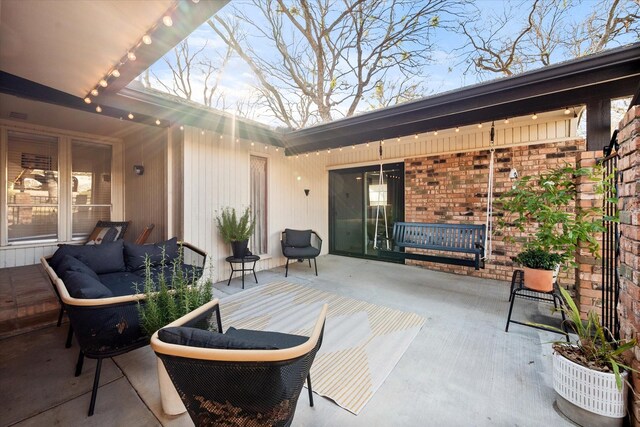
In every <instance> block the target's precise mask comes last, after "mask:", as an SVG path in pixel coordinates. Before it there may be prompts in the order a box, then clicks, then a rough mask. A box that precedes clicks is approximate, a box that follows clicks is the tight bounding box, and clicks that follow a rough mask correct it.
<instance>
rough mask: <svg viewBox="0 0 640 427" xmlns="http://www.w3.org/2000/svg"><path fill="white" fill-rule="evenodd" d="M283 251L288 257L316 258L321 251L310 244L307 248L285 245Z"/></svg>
mask: <svg viewBox="0 0 640 427" xmlns="http://www.w3.org/2000/svg"><path fill="white" fill-rule="evenodd" d="M282 252H283V253H284V256H286V257H287V258H315V257H317V256H318V255H320V251H319V250H318V249H316V248H314V247H313V246H308V247H306V248H292V247H290V246H285V247H284V249H283V250H282Z"/></svg>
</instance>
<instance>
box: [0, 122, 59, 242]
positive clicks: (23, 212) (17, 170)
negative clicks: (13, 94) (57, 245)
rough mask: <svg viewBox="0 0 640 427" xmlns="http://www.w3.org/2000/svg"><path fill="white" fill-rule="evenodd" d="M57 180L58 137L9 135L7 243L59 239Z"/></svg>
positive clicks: (12, 133)
mask: <svg viewBox="0 0 640 427" xmlns="http://www.w3.org/2000/svg"><path fill="white" fill-rule="evenodd" d="M58 178H59V174H58V138H56V137H53V136H42V135H35V134H30V133H23V132H15V131H9V132H8V144H7V241H8V242H23V241H29V240H56V239H57V238H58V195H59V185H58V182H59V181H58Z"/></svg>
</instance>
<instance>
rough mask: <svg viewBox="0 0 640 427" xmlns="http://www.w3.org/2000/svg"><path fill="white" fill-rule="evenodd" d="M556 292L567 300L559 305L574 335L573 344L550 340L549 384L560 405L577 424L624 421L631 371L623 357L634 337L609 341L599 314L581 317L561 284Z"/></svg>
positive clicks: (563, 411)
mask: <svg viewBox="0 0 640 427" xmlns="http://www.w3.org/2000/svg"><path fill="white" fill-rule="evenodd" d="M560 292H561V293H562V297H563V298H564V301H565V304H563V306H562V307H561V310H563V311H564V312H565V313H566V315H567V319H568V321H569V322H570V324H571V327H572V329H573V332H574V333H575V334H576V335H577V337H578V338H577V340H576V342H575V343H567V342H564V341H559V342H555V343H554V344H553V350H554V355H553V388H554V390H555V391H556V393H557V394H558V399H557V401H556V402H557V405H558V408H559V409H560V411H562V413H563V414H565V415H566V416H567V417H569V418H570V419H571V420H573V421H574V422H576V423H577V424H579V425H581V426H620V425H623V422H624V417H625V416H626V414H627V393H628V390H629V387H628V381H627V377H628V371H629V370H631V368H629V367H628V366H626V365H625V362H624V358H623V357H624V353H625V352H627V351H629V350H632V349H633V348H634V347H635V346H636V344H637V341H636V340H635V339H632V340H629V341H613V340H608V339H607V338H608V337H607V333H606V332H607V331H606V330H605V328H604V327H603V326H602V324H601V323H600V319H599V316H598V314H597V313H596V312H595V311H590V312H589V313H588V315H587V320H586V321H583V320H582V319H581V317H580V310H579V309H578V307H577V305H576V303H575V302H574V301H573V299H572V298H571V295H570V294H569V292H568V291H567V290H565V289H564V288H560ZM545 327H548V326H547V325H545ZM553 329H555V328H553ZM558 332H562V331H561V330H560V329H558Z"/></svg>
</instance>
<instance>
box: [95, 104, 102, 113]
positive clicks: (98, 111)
mask: <svg viewBox="0 0 640 427" xmlns="http://www.w3.org/2000/svg"><path fill="white" fill-rule="evenodd" d="M96 113H102V107H100V106H99V105H98V106H97V107H96Z"/></svg>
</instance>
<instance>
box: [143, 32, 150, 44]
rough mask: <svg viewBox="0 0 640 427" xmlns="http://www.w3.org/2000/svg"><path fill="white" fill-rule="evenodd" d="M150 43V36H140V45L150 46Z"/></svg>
mask: <svg viewBox="0 0 640 427" xmlns="http://www.w3.org/2000/svg"><path fill="white" fill-rule="evenodd" d="M151 41H152V40H151V36H150V35H149V34H145V35H144V36H142V43H144V44H151Z"/></svg>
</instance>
